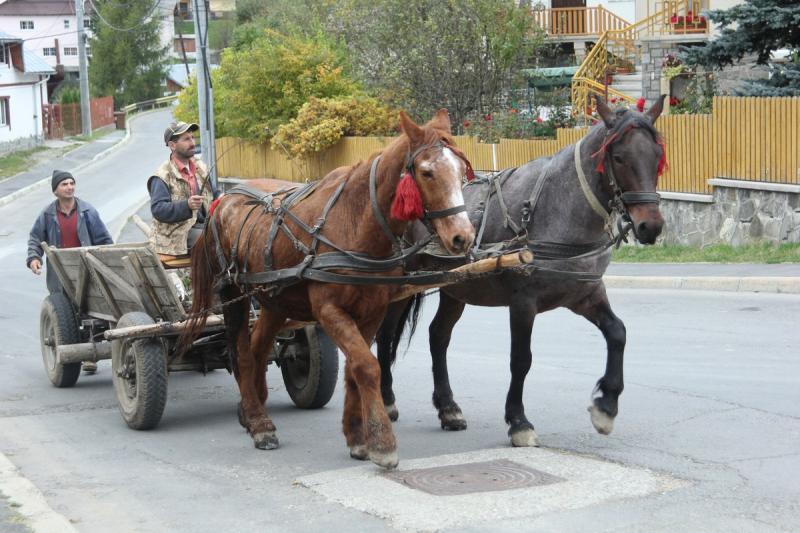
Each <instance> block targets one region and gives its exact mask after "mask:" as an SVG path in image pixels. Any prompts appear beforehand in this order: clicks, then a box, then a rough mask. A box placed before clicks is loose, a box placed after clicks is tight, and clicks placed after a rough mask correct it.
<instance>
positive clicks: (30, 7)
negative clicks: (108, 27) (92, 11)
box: [0, 0, 91, 16]
mask: <svg viewBox="0 0 800 533" xmlns="http://www.w3.org/2000/svg"><path fill="white" fill-rule="evenodd" d="M90 7H91V5H90V3H89V2H88V1H85V2H84V10H86V12H87V13H88V12H89V11H88V9H89V8H90ZM0 15H29V16H48V15H57V16H63V15H75V2H74V0H7V1H6V2H3V3H2V4H0Z"/></svg>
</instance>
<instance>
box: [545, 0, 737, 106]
mask: <svg viewBox="0 0 800 533" xmlns="http://www.w3.org/2000/svg"><path fill="white" fill-rule="evenodd" d="M739 3H741V0H620V1H613V0H609V2H608V5H603V4H601V3H600V2H597V1H595V0H545V1H544V2H538V3H535V4H533V5H532V7H531V9H532V13H533V16H534V19H535V20H536V21H537V23H538V24H539V25H540V26H541V27H542V29H543V30H544V31H545V34H546V36H547V39H548V40H550V41H552V42H556V43H560V44H561V45H562V46H563V47H565V48H566V49H567V53H568V54H569V53H571V55H572V56H573V57H574V58H575V63H577V64H578V69H577V71H576V72H575V74H574V76H573V78H572V105H573V112H575V113H576V114H579V115H580V114H583V113H584V112H588V110H589V109H590V96H591V95H592V94H603V95H607V96H608V97H609V98H611V99H613V100H619V101H624V102H629V103H633V102H635V101H636V100H637V99H639V98H640V97H644V98H645V100H647V101H648V102H653V101H655V99H656V98H657V97H658V96H659V95H660V94H662V93H664V92H669V90H670V82H669V80H667V79H666V77H665V76H662V69H663V68H664V66H665V65H664V60H665V58H666V57H667V56H668V55H670V54H672V55H675V54H677V53H678V52H679V50H680V48H681V47H682V46H691V45H693V44H701V43H704V42H706V41H708V40H709V39H710V38H712V37H713V35H714V33H715V31H716V30H715V29H714V28H712V27H711V25H710V24H709V22H708V20H707V19H706V17H705V15H704V13H705V12H706V11H708V10H710V9H727V8H729V7H732V6H734V5H736V4H739ZM631 17H632V18H631Z"/></svg>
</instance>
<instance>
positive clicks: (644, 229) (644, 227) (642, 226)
mask: <svg viewBox="0 0 800 533" xmlns="http://www.w3.org/2000/svg"><path fill="white" fill-rule="evenodd" d="M647 229H648V228H647V222H642V223H641V224H639V228H638V229H637V232H638V233H640V234H644V233H646V232H647Z"/></svg>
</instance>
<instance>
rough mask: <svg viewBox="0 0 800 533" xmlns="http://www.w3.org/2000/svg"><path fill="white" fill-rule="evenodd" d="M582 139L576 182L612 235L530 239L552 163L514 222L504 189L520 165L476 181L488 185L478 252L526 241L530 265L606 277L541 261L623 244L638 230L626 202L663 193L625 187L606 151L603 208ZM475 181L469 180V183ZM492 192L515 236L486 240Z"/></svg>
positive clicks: (596, 278)
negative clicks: (580, 239)
mask: <svg viewBox="0 0 800 533" xmlns="http://www.w3.org/2000/svg"><path fill="white" fill-rule="evenodd" d="M616 137H617V135H616V134H615V135H613V136H611V137H608V136H607V138H606V140H605V141H604V143H603V150H604V149H605V148H606V147H607V146H608V145H609V144H611V143H612V142H613V141H614V139H615V138H616ZM582 142H583V139H581V140H579V141H578V142H577V143H576V144H575V151H574V164H575V170H576V173H577V176H578V182H579V185H580V188H581V191H582V192H583V195H584V197H585V198H586V201H587V203H588V204H589V206H590V207H591V208H592V210H593V211H594V212H595V213H596V214H597V215H598V216H599V217H600V218H601V219H602V220H603V222H604V228H605V231H606V233H607V235H608V237H607V238H606V239H602V240H600V241H595V242H589V243H580V244H572V243H563V242H552V241H542V240H536V239H534V238H532V237H531V236H530V235H529V231H528V229H529V226H530V224H531V220H532V218H533V213H534V211H535V209H536V206H537V204H538V201H539V198H540V196H541V193H542V191H543V189H544V187H545V185H546V184H547V182H548V181H549V179H550V177H551V175H552V174H553V172H551V171H550V169H549V168H548V169H546V170H545V171H544V172H543V173H542V175H541V176H540V177H539V179H538V180H537V181H536V183H535V184H534V186H533V189H532V190H531V193H530V195H529V197H528V199H527V200H526V201H525V202H523V207H522V211H521V216H520V219H519V221H516V220H514V219H513V218H512V217H511V215H510V214H509V210H508V207H507V203H506V200H505V198H504V197H503V192H502V188H503V186H504V185H505V183H506V182H507V181H508V180H509V179H510V178H511V177H512V176H513V175H514V174H515V172H516V171H517V170H518V169H517V168H510V169H506V170H503V171H501V172H498V173H496V174H493V175H491V176H489V177H488V178H485V179H483V180H480V181H476V182H473V183H472V184H482V185H487V187H486V193H485V196H484V197H483V199H482V200H481V201H480V202H479V204H478V206H479V207H478V209H479V210H482V214H481V218H480V224H479V226H478V231H477V235H476V239H475V245H474V248H473V250H472V252H471V253H472V254H473V255H474V256H476V257H482V256H485V255H490V254H496V253H503V252H506V251H509V250H514V249H518V248H522V247H525V246H527V247H528V248H529V249H530V250H531V251H532V252H533V254H534V262H533V264H532V265H527V266H526V268H531V269H534V270H537V271H543V272H548V273H551V274H559V275H569V276H578V277H579V278H580V279H582V280H586V281H599V280H600V279H601V278H602V274H596V273H592V272H573V271H562V270H554V269H551V268H546V267H543V266H541V264H540V263H543V262H548V261H576V260H579V259H585V258H588V257H592V256H595V255H599V254H601V253H603V252H605V251H606V250H607V249H608V248H610V247H611V246H613V245H616V246H619V245H620V244H621V243H622V242H623V241H624V242H627V235H628V233H630V232H631V231H633V232H634V235H635V234H636V228H635V227H634V226H633V223H632V221H631V219H630V215H629V214H628V207H629V206H631V205H635V204H642V203H656V204H658V203H659V202H660V200H661V196H660V195H659V194H658V193H657V192H623V191H622V189H621V187H620V186H619V183H618V180H617V178H616V176H615V174H614V170H613V165H612V164H611V161H609V158H610V156H609V155H608V153H607V152H606V153H604V154H603V158H604V161H602V164H601V165H598V167H600V168H599V171H600V172H601V173H603V174H604V175H605V176H606V177H607V179H608V183H609V186H610V188H611V191H612V198H611V200H610V201H609V205H608V209H606V208H605V207H603V205H602V203H601V202H600V200H599V199H598V198H597V195H595V193H594V192H593V191H592V188H591V187H590V186H589V183H588V181H587V179H586V174H585V173H584V171H583V166H582V164H581V160H580V148H581V143H582ZM604 151H605V150H604ZM472 184H468V185H467V186H469V185H472ZM492 196H496V197H497V201H498V206H499V209H500V213H501V215H502V219H503V227H504V228H506V229H510V230H511V231H512V232H513V233H514V237H512V238H510V239H507V240H505V241H501V242H499V243H489V244H484V243H483V234H484V230H485V229H486V222H487V220H488V214H489V208H488V207H489V201H490V200H491V197H492ZM614 213H616V214H617V215H619V217H617V233H616V235H615V234H614V224H613V221H614V217H613V214H614ZM425 253H428V254H429V255H433V256H435V257H436V258H437V259H442V260H447V259H448V257H447V256H443V255H440V254H439V253H437V252H436V251H431V252H429V251H428V250H426V252H425ZM537 263H539V264H537Z"/></svg>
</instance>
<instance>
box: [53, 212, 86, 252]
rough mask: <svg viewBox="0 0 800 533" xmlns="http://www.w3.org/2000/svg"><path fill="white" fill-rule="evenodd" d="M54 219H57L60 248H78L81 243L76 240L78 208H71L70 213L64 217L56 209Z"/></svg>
mask: <svg viewBox="0 0 800 533" xmlns="http://www.w3.org/2000/svg"><path fill="white" fill-rule="evenodd" d="M56 218H57V219H58V227H59V229H61V247H62V248H77V247H79V246H80V245H81V241H80V240H79V239H78V206H77V205H76V206H75V207H73V208H72V211H70V212H69V213H68V214H66V215H65V214H64V213H63V212H62V211H61V209H59V208H58V207H56Z"/></svg>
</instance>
